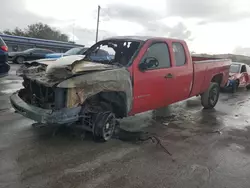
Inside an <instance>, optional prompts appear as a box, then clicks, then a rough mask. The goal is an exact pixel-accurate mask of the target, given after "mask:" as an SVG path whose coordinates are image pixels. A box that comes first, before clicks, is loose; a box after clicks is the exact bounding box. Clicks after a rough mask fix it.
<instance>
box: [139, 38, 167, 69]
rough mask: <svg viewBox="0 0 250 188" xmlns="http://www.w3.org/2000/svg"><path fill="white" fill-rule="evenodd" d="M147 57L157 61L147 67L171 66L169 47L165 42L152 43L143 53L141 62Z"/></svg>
mask: <svg viewBox="0 0 250 188" xmlns="http://www.w3.org/2000/svg"><path fill="white" fill-rule="evenodd" d="M147 59H149V60H151V59H155V60H157V62H156V63H155V64H154V65H152V66H150V67H148V68H149V69H159V68H168V67H171V63H170V55H169V49H168V45H167V44H166V43H163V42H159V43H155V44H152V45H151V46H150V47H149V48H148V50H147V52H146V54H145V55H144V58H143V60H142V63H143V62H144V61H145V60H147Z"/></svg>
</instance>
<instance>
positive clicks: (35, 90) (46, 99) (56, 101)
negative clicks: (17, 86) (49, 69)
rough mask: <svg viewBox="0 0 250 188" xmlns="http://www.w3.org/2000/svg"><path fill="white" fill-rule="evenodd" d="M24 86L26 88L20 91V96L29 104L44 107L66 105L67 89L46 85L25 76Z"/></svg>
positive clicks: (50, 107) (51, 107)
mask: <svg viewBox="0 0 250 188" xmlns="http://www.w3.org/2000/svg"><path fill="white" fill-rule="evenodd" d="M23 86H24V89H21V90H20V91H19V97H20V98H22V99H23V100H24V101H25V102H27V103H28V104H31V105H33V106H37V107H40V108H44V109H60V108H63V107H65V104H66V103H65V101H66V94H67V90H66V89H63V88H52V87H46V86H44V85H42V84H39V83H37V82H36V81H32V80H29V79H27V78H24V81H23Z"/></svg>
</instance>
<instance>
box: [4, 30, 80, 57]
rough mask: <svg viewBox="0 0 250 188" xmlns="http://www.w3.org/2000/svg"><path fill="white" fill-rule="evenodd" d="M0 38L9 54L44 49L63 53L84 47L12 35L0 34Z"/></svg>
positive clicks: (70, 43)
mask: <svg viewBox="0 0 250 188" xmlns="http://www.w3.org/2000/svg"><path fill="white" fill-rule="evenodd" d="M0 37H2V39H3V40H4V41H5V43H6V44H7V46H8V48H9V52H16V51H23V50H27V49H29V48H46V49H50V50H53V51H54V52H60V53H64V52H66V51H67V50H69V49H71V48H74V47H84V45H80V44H74V43H72V42H61V41H55V40H46V39H38V38H29V37H20V36H14V35H5V34H0Z"/></svg>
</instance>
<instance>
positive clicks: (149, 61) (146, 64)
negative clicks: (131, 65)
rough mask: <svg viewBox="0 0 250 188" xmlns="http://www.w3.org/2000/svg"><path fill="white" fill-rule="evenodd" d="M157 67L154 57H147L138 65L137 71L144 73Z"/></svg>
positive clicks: (157, 62) (157, 63)
mask: <svg viewBox="0 0 250 188" xmlns="http://www.w3.org/2000/svg"><path fill="white" fill-rule="evenodd" d="M158 65H159V61H158V60H157V59H156V58H154V57H147V58H146V59H145V60H144V61H143V62H142V63H140V64H139V69H140V70H141V71H145V70H147V69H150V68H156V67H158Z"/></svg>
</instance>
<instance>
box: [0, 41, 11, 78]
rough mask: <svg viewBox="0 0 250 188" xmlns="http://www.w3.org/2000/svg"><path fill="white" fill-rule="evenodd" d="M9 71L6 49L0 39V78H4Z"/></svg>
mask: <svg viewBox="0 0 250 188" xmlns="http://www.w3.org/2000/svg"><path fill="white" fill-rule="evenodd" d="M9 70H10V66H9V64H8V47H7V45H6V44H5V42H4V40H3V39H2V38H1V37H0V77H3V76H6V75H7V74H8V72H9Z"/></svg>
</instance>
